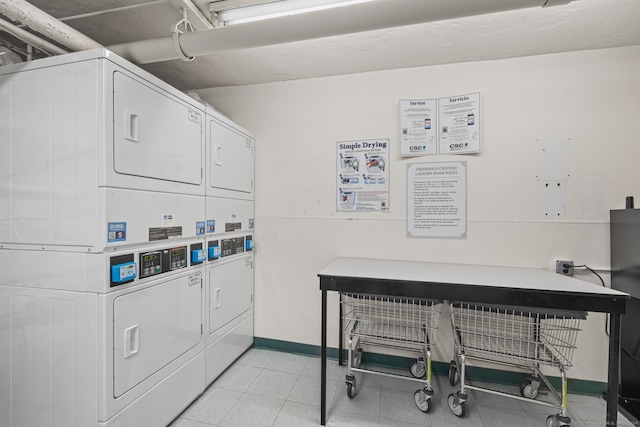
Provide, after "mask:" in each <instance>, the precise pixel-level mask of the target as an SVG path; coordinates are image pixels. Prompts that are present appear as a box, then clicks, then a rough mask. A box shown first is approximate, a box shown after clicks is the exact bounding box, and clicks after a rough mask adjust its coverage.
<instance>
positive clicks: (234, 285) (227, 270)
mask: <svg viewBox="0 0 640 427" xmlns="http://www.w3.org/2000/svg"><path fill="white" fill-rule="evenodd" d="M208 287H209V334H213V333H214V332H215V331H217V330H218V329H219V328H221V327H222V326H224V325H226V324H227V323H229V322H231V321H232V320H233V319H235V318H236V317H238V316H240V315H241V314H242V313H244V312H246V311H247V310H249V309H250V308H251V305H252V297H253V263H252V257H251V256H247V257H243V258H238V259H235V260H233V261H230V262H226V263H221V264H217V265H215V266H213V267H211V268H210V269H209V280H208Z"/></svg>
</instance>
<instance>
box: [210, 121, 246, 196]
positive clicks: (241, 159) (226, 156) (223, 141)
mask: <svg viewBox="0 0 640 427" xmlns="http://www.w3.org/2000/svg"><path fill="white" fill-rule="evenodd" d="M208 126H209V133H210V134H209V168H210V182H209V189H208V193H207V194H209V195H216V192H215V189H219V190H231V191H237V192H240V193H245V194H251V193H252V192H253V139H251V138H249V137H248V136H246V135H243V134H242V133H239V132H238V131H236V130H234V129H232V128H230V127H228V126H227V125H225V124H223V123H220V122H218V121H216V120H213V119H209V120H208Z"/></svg>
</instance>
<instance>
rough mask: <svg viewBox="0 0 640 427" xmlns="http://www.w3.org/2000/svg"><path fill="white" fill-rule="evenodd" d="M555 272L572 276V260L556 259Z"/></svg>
mask: <svg viewBox="0 0 640 427" xmlns="http://www.w3.org/2000/svg"><path fill="white" fill-rule="evenodd" d="M556 273H560V274H564V275H565V276H573V261H556Z"/></svg>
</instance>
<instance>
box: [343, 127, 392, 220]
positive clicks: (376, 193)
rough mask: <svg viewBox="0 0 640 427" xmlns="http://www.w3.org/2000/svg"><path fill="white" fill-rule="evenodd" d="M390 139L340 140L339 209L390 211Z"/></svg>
mask: <svg viewBox="0 0 640 427" xmlns="http://www.w3.org/2000/svg"><path fill="white" fill-rule="evenodd" d="M389 145H390V144H389V140H388V139H368V140H359V141H338V143H337V149H336V158H337V167H336V171H337V174H336V175H337V176H336V187H337V188H336V195H337V196H338V200H337V207H336V209H337V211H388V210H389V163H390V161H389Z"/></svg>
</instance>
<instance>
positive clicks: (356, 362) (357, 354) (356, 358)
mask: <svg viewBox="0 0 640 427" xmlns="http://www.w3.org/2000/svg"><path fill="white" fill-rule="evenodd" d="M352 357H353V360H352V361H351V366H352V367H354V368H359V367H360V365H361V364H362V349H361V348H358V349H356V351H354V352H353V356H352Z"/></svg>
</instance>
